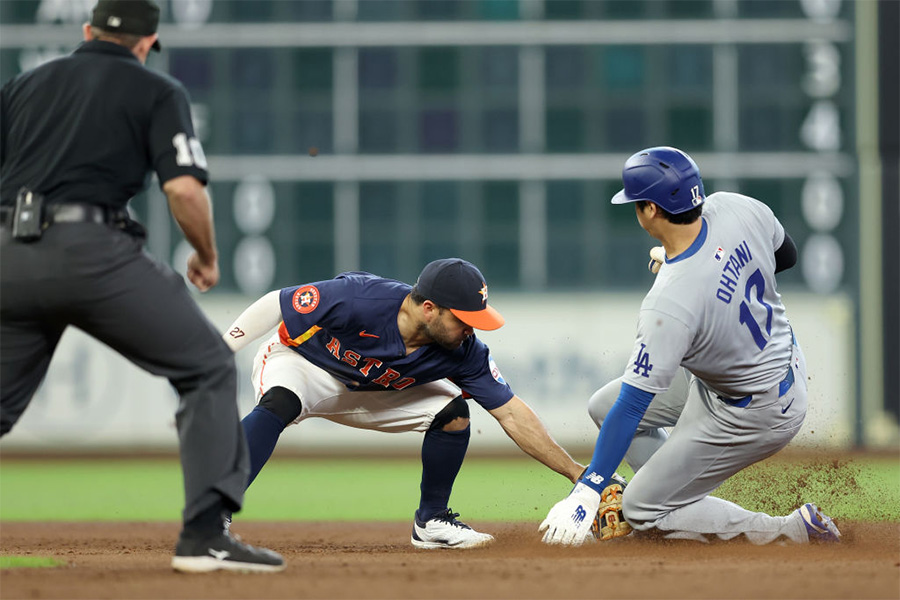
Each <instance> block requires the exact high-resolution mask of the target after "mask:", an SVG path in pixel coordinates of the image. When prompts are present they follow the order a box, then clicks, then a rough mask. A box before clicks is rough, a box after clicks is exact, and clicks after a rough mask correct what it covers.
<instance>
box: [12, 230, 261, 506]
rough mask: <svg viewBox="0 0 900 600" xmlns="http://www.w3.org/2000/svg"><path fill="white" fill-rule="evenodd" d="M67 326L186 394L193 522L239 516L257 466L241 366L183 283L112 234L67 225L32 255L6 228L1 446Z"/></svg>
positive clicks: (185, 467) (133, 240)
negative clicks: (244, 419)
mask: <svg viewBox="0 0 900 600" xmlns="http://www.w3.org/2000/svg"><path fill="white" fill-rule="evenodd" d="M69 325H73V326H75V327H77V328H79V329H81V330H83V331H84V332H86V333H88V334H90V335H91V336H93V337H94V338H96V339H97V340H99V341H101V342H103V343H104V344H106V345H108V346H109V347H111V348H112V349H114V350H116V351H117V352H119V353H120V354H122V355H123V356H125V357H126V358H128V359H129V360H130V361H131V362H133V363H134V364H136V365H137V366H139V367H141V368H143V369H144V370H146V371H149V372H150V373H153V374H154V375H161V376H163V377H166V378H167V379H168V380H169V381H170V382H171V383H172V385H173V386H174V387H175V389H176V390H177V391H178V394H179V397H180V401H179V406H178V410H177V413H176V424H177V427H178V437H179V441H180V453H181V465H182V472H183V475H184V492H185V509H184V515H183V517H184V520H185V521H188V520H190V519H191V518H193V517H195V516H196V515H198V514H199V513H200V512H201V511H203V510H204V509H206V508H208V507H210V506H212V505H213V504H214V503H215V502H216V501H217V500H218V499H219V496H220V495H221V496H222V497H223V498H224V501H225V505H226V507H227V508H228V507H230V508H231V509H233V510H239V509H240V506H241V504H242V502H243V495H244V487H245V484H246V480H247V475H248V472H249V458H248V452H247V442H246V439H245V438H244V433H243V429H242V428H241V423H240V419H239V415H238V407H237V374H236V370H235V366H234V356H233V354H232V352H231V350H230V349H229V348H228V346H226V344H225V342H224V341H223V340H222V338H221V334H220V333H219V332H218V331H217V330H216V329H215V327H214V326H213V325H212V323H210V322H209V320H208V319H207V318H206V316H205V315H204V314H203V312H202V311H201V310H200V308H199V307H198V306H197V304H196V302H194V300H193V298H191V296H190V294H189V292H188V290H187V286H186V285H185V283H184V280H183V278H182V277H181V276H180V275H178V274H177V273H175V272H174V271H172V269H170V268H169V267H167V266H165V265H162V264H160V263H158V262H156V261H155V260H153V258H152V257H150V255H148V254H147V253H145V252H144V250H143V240H142V239H141V238H137V237H133V236H131V235H129V234H127V233H125V232H123V231H121V230H118V229H114V228H112V227H110V226H107V225H102V224H94V223H60V224H56V225H52V226H51V227H50V228H49V229H47V230H46V231H45V232H44V235H43V237H42V238H41V239H40V240H38V241H36V242H32V243H22V242H18V241H16V240H13V239H12V236H11V234H10V228H9V227H8V226H6V225H4V226H3V227H0V436H2V435H5V434H6V433H7V432H8V431H9V430H10V429H12V427H13V425H15V423H16V421H18V419H19V417H20V416H21V415H22V413H23V412H24V411H25V409H26V408H27V407H28V404H29V403H30V402H31V399H32V397H33V396H34V394H35V391H36V389H37V387H38V385H39V384H40V383H41V381H42V380H43V378H44V376H45V375H46V373H47V368H48V366H49V365H50V359H51V358H52V356H53V352H54V350H55V349H56V346H57V344H58V342H59V339H60V337H61V336H62V333H63V331H64V330H65V329H66V327H67V326H69ZM123 401H125V402H127V401H128V399H127V398H123Z"/></svg>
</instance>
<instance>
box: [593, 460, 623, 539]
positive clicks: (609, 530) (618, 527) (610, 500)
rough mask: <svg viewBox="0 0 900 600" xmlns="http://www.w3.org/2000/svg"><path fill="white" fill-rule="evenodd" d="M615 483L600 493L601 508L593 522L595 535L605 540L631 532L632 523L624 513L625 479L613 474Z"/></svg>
mask: <svg viewBox="0 0 900 600" xmlns="http://www.w3.org/2000/svg"><path fill="white" fill-rule="evenodd" d="M613 480H614V481H613V483H611V484H609V485H608V486H606V487H605V488H603V491H602V492H601V493H600V508H599V509H598V510H597V516H596V517H594V522H593V523H592V524H591V533H593V534H594V537H595V538H597V539H598V540H600V541H601V542H605V541H608V540H611V539H613V538H617V537H624V536H626V535H628V534H629V533H631V531H632V529H631V525H629V524H628V521H626V520H625V516H624V515H623V514H622V493H623V492H624V491H625V479H623V478H622V477H620V476H619V475H618V474H616V475H613Z"/></svg>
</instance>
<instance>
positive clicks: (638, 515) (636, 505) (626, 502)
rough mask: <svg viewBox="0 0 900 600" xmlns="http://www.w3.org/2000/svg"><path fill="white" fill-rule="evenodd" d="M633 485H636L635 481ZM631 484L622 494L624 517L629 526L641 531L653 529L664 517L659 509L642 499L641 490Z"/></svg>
mask: <svg viewBox="0 0 900 600" xmlns="http://www.w3.org/2000/svg"><path fill="white" fill-rule="evenodd" d="M631 483H634V480H633V479H632V482H631ZM631 483H629V484H628V487H626V488H625V491H624V492H623V493H622V515H623V516H624V517H625V520H626V521H628V523H629V525H631V526H632V527H634V528H635V529H637V530H639V531H646V530H647V529H652V528H653V527H654V526H655V524H656V522H657V521H658V520H659V519H660V518H662V516H663V515H662V514H661V512H660V510H659V508H658V507H654V506H653V504H652V503H649V502H647V501H646V499H644V498H642V497H641V490H640V488H636V487H633V486H632V484H631Z"/></svg>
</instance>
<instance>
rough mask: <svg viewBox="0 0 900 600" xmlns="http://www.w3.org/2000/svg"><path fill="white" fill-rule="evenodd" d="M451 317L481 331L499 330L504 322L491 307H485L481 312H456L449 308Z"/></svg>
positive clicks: (501, 316)
mask: <svg viewBox="0 0 900 600" xmlns="http://www.w3.org/2000/svg"><path fill="white" fill-rule="evenodd" d="M450 312H452V313H453V315H454V316H455V317H456V318H457V319H459V320H460V321H462V322H463V323H465V324H466V325H469V326H470V327H474V328H475V329H481V330H483V331H493V330H494V329H500V328H501V327H503V324H504V323H506V320H505V319H504V318H503V315H501V314H500V313H498V312H497V310H496V309H495V308H494V307H493V306H490V305H488V306H485V307H484V309H483V310H457V309H455V308H451V309H450Z"/></svg>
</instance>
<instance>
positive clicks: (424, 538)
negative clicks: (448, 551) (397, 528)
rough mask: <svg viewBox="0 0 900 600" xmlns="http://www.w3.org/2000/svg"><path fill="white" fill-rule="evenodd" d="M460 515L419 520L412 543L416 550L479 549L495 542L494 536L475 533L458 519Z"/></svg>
mask: <svg viewBox="0 0 900 600" xmlns="http://www.w3.org/2000/svg"><path fill="white" fill-rule="evenodd" d="M458 516H459V513H455V512H452V511H451V510H450V509H449V508H448V509H447V512H445V513H441V514H439V515H436V516H434V517H432V518H431V519H429V520H428V521H426V522H424V523H423V522H422V521H420V520H419V519H418V518H416V519H415V522H414V523H413V530H412V537H411V539H410V541H411V542H412V545H413V546H415V547H416V548H423V549H425V550H434V549H436V548H453V549H464V548H478V547H480V546H486V545H488V544H490V543H491V542H493V541H494V536H492V535H490V534H487V533H480V532H478V531H475V530H474V529H472V528H471V527H469V526H468V525H466V524H465V523H463V522H462V521H458V520H457V519H456V517H458Z"/></svg>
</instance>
